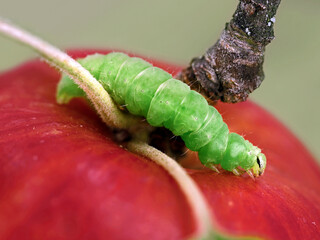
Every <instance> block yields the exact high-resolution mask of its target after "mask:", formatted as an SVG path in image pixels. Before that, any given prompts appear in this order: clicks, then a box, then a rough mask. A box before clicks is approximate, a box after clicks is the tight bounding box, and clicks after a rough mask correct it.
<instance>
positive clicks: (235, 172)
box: [232, 169, 241, 176]
mask: <svg viewBox="0 0 320 240" xmlns="http://www.w3.org/2000/svg"><path fill="white" fill-rule="evenodd" d="M232 172H233V174H234V175H236V176H240V175H241V174H240V172H239V171H238V170H237V169H233V170H232Z"/></svg>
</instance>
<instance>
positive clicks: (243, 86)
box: [178, 0, 281, 103]
mask: <svg viewBox="0 0 320 240" xmlns="http://www.w3.org/2000/svg"><path fill="white" fill-rule="evenodd" d="M280 1H281V0H240V3H239V5H238V7H237V10H236V11H235V13H234V14H233V18H232V20H231V21H230V22H229V23H227V24H226V27H225V29H224V30H223V32H222V34H221V36H220V39H219V40H218V41H217V42H216V43H215V45H213V46H212V47H211V48H209V49H208V50H207V52H206V53H205V54H204V55H203V56H202V57H199V58H194V59H193V60H192V61H191V63H190V66H189V67H187V68H186V69H184V70H182V71H181V72H180V74H179V75H178V78H179V79H181V80H183V81H184V82H186V83H188V84H189V85H190V86H191V87H192V88H193V89H195V90H197V91H200V92H201V93H202V94H203V95H204V96H206V97H207V99H208V100H210V101H215V100H221V101H223V102H232V103H235V102H241V101H245V100H246V99H247V97H248V95H249V93H251V92H252V91H253V90H254V89H256V88H257V87H259V85H260V84H261V82H262V80H263V79H264V73H263V68H262V66H263V61H264V51H265V46H266V45H267V44H268V43H270V42H271V40H272V39H273V38H274V31H273V25H274V22H275V14H276V11H277V8H278V6H279V4H280Z"/></svg>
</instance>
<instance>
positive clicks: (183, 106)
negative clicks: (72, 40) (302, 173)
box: [57, 53, 266, 177]
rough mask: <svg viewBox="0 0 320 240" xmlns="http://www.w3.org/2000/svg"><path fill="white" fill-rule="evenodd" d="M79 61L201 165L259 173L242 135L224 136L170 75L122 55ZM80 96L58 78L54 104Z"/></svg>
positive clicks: (256, 154)
mask: <svg viewBox="0 0 320 240" xmlns="http://www.w3.org/2000/svg"><path fill="white" fill-rule="evenodd" d="M78 61H79V63H80V64H81V65H82V66H83V67H84V68H86V69H87V70H88V71H89V72H90V73H91V74H92V75H93V76H94V77H95V78H96V79H97V80H98V81H99V82H100V83H101V84H102V86H103V87H104V88H105V89H106V91H108V93H109V94H110V95H111V97H112V98H113V100H114V101H115V102H116V103H117V104H118V105H120V106H122V105H124V106H126V108H127V110H128V111H129V112H130V113H131V114H135V115H139V116H143V117H145V118H146V120H147V121H148V123H149V124H150V125H152V126H155V127H161V126H164V127H166V128H168V129H169V130H170V131H172V132H173V133H174V134H175V135H176V136H181V138H182V139H183V141H184V142H185V144H186V146H187V147H188V148H189V149H190V150H193V151H197V152H198V155H199V159H200V161H201V163H202V164H204V165H205V166H208V167H211V168H212V169H217V168H216V166H217V165H220V166H221V167H222V168H223V169H225V170H227V171H232V172H234V173H235V174H238V173H239V168H240V171H247V172H248V174H249V175H250V176H252V175H253V176H254V177H257V176H260V175H262V173H263V172H264V170H265V167H266V158H265V156H264V154H262V153H261V150H260V149H259V148H257V147H255V146H253V145H252V144H251V143H250V142H248V141H246V140H245V139H244V138H243V137H242V136H240V135H238V134H236V133H229V130H228V127H227V125H226V124H225V123H224V122H223V120H222V117H221V115H220V114H219V112H218V111H217V110H216V109H215V108H214V107H212V106H209V105H208V103H207V101H206V100H205V98H204V97H202V95H201V94H199V93H197V92H195V91H193V90H190V87H189V86H188V85H186V84H185V83H183V82H181V81H179V80H176V79H173V78H172V76H171V75H170V74H169V73H167V72H165V71H163V70H162V69H159V68H157V67H153V66H152V65H151V64H150V63H148V62H146V61H144V60H142V59H140V58H135V57H133V58H131V57H129V56H127V55H126V54H123V53H110V54H107V55H101V54H94V55H91V56H88V57H86V58H83V59H79V60H78ZM83 95H84V93H83V92H82V90H80V89H79V88H78V87H77V85H76V84H74V83H73V81H72V80H71V79H70V78H69V77H68V76H64V77H63V78H62V79H61V81H60V83H59V85H58V92H57V99H58V102H60V103H65V102H68V101H69V100H70V99H71V98H73V97H77V96H83Z"/></svg>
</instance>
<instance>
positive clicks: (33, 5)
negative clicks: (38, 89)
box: [0, 0, 320, 159]
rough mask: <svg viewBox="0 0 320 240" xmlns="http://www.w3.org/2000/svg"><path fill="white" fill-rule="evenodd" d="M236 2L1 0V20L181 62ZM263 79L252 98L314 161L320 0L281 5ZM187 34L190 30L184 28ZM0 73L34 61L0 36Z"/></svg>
mask: <svg viewBox="0 0 320 240" xmlns="http://www.w3.org/2000/svg"><path fill="white" fill-rule="evenodd" d="M237 4H238V1H237V0H229V1H224V0H197V1H195V0H161V1H152V0H91V1H90V2H89V1H79V0H68V1H62V0H52V1H45V0H29V1H21V0H10V1H4V0H0V15H1V16H2V17H5V18H8V19H11V20H12V21H13V22H15V23H17V24H19V25H20V26H22V27H24V28H26V29H28V30H31V31H32V32H33V33H35V34H37V35H39V36H41V37H43V38H44V39H46V40H48V41H50V42H51V43H53V44H54V45H56V46H58V47H60V48H63V49H64V48H79V47H88V48H117V49H123V50H130V51H133V52H136V53H139V54H143V55H146V56H148V57H153V58H158V59H161V60H165V61H168V62H172V63H176V64H180V65H186V64H187V63H188V62H189V61H190V60H191V58H192V57H195V56H199V55H202V54H203V53H204V51H205V50H206V49H207V48H208V47H209V46H211V45H212V44H213V43H214V42H215V41H216V40H217V38H218V37H219V35H220V32H221V31H222V29H223V27H224V25H225V23H226V22H227V21H229V20H230V19H231V16H232V14H233V12H234V10H235V9H236V6H237ZM276 19H277V21H276V24H275V31H276V39H275V40H274V41H273V42H272V43H271V44H270V45H269V46H268V47H267V52H266V58H265V65H264V69H265V74H266V78H265V80H264V82H263V84H262V86H261V87H260V89H258V90H256V91H255V92H254V93H253V94H252V95H251V99H253V100H254V101H255V102H257V103H259V104H260V105H262V106H264V107H265V108H266V109H268V110H269V111H270V112H272V113H273V114H274V115H275V116H276V117H277V118H279V119H280V120H281V121H282V122H283V123H284V124H286V125H287V126H288V127H289V128H290V129H291V130H292V131H293V132H294V133H295V134H296V135H297V136H298V137H299V138H300V139H301V140H302V141H303V142H304V143H305V145H306V146H307V147H308V148H309V150H310V151H311V152H312V153H313V154H314V155H315V156H316V158H317V159H320V146H319V143H320V141H319V135H320V127H319V122H320V111H319V106H318V105H319V103H320V96H319V90H320V65H319V63H320V27H319V23H320V1H319V0H306V1H301V0H290V1H285V0H283V1H282V3H281V5H280V7H279V10H278V13H277V17H276ZM190 30H191V31H190ZM0 52H1V55H0V71H3V70H5V69H8V68H11V67H13V66H16V65H18V64H19V63H21V62H23V61H25V60H27V59H30V58H33V57H36V54H34V53H33V52H32V51H31V50H29V49H27V48H25V47H22V46H19V45H17V44H16V43H14V42H12V41H9V40H7V39H5V38H2V37H0Z"/></svg>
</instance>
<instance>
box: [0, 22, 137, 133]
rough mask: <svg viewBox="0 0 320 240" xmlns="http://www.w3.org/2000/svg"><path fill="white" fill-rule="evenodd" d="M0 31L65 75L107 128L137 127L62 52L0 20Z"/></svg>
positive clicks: (135, 118) (130, 118)
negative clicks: (77, 86)
mask: <svg viewBox="0 0 320 240" xmlns="http://www.w3.org/2000/svg"><path fill="white" fill-rule="evenodd" d="M0 32H1V33H2V34H3V35H5V36H7V37H10V38H12V39H14V40H16V41H18V42H20V43H23V44H25V45H26V46H28V47H30V48H32V49H33V50H35V51H36V52H38V53H39V54H40V55H41V56H42V57H43V58H44V59H45V60H46V61H47V62H48V63H49V64H50V65H52V66H54V67H56V68H58V69H59V70H60V71H62V72H65V73H66V74H68V75H69V76H70V77H71V78H72V79H73V80H74V81H75V83H77V84H78V85H79V87H80V88H82V89H83V90H84V92H85V93H86V94H87V96H88V98H89V99H90V101H91V102H92V103H93V105H94V107H95V108H96V110H97V111H98V113H99V114H100V116H101V118H102V120H103V121H104V122H105V123H106V124H107V125H108V126H111V127H117V128H122V129H129V128H130V127H131V126H133V125H138V124H140V123H139V118H137V117H135V116H132V115H129V114H124V113H123V112H121V111H120V110H119V109H118V107H117V106H116V105H115V104H114V102H113V101H112V99H111V97H110V96H109V94H108V93H107V91H105V90H104V89H103V87H102V85H101V84H100V83H99V82H98V81H97V80H96V79H95V78H94V77H93V76H92V75H91V74H90V73H89V72H88V71H87V70H86V69H85V68H83V67H82V66H81V65H80V64H79V63H78V62H77V61H75V60H74V59H73V58H71V57H70V56H68V55H67V54H66V53H64V52H62V51H61V50H59V49H58V48H56V47H54V46H52V45H51V44H49V43H47V42H45V41H43V40H42V39H40V38H38V37H36V36H34V35H32V34H31V33H28V32H26V31H25V30H23V29H21V28H19V27H17V26H15V25H13V24H11V23H8V22H7V21H5V20H3V19H1V18H0Z"/></svg>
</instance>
